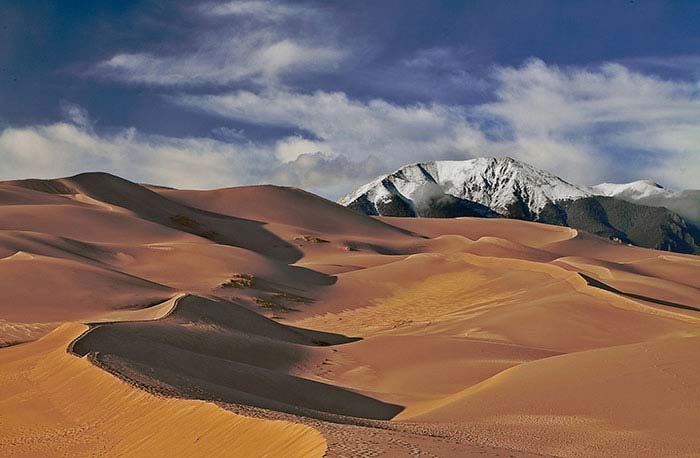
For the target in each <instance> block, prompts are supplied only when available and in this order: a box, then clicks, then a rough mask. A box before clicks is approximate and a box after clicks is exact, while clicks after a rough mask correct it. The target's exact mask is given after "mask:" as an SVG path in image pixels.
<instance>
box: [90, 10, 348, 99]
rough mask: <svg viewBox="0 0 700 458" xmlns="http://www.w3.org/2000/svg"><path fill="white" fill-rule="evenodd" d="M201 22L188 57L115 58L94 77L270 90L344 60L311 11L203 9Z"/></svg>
mask: <svg viewBox="0 0 700 458" xmlns="http://www.w3.org/2000/svg"><path fill="white" fill-rule="evenodd" d="M195 11H196V12H198V13H199V14H200V15H201V18H202V19H203V20H204V21H205V23H204V24H202V26H201V30H202V31H201V32H200V33H199V34H198V35H196V38H195V39H194V43H182V44H181V45H180V48H182V49H187V48H188V47H189V48H190V49H189V50H188V51H185V52H182V53H175V54H164V53H160V54H158V53H149V52H135V53H128V52H124V53H118V54H115V55H114V56H112V57H111V58H109V59H106V60H104V61H102V62H99V63H98V64H97V65H96V66H95V68H94V69H93V72H94V73H95V74H97V75H99V76H102V77H106V78H110V79H115V80H120V81H126V82H130V83H143V84H150V85H162V86H172V85H175V86H184V87H186V86H198V85H206V84H215V85H227V84H231V83H236V82H248V83H251V82H252V83H256V84H261V85H264V86H268V85H275V84H278V83H279V82H280V80H281V79H282V78H284V77H285V76H288V75H293V74H296V73H304V74H312V73H316V72H325V71H329V70H332V69H334V68H337V66H338V65H339V63H340V62H341V61H343V59H345V58H346V57H347V51H346V50H345V49H343V48H341V47H340V46H339V45H338V44H337V41H336V39H335V32H334V30H333V29H332V28H331V27H330V22H329V21H328V20H327V19H326V18H324V17H323V15H322V14H321V13H320V12H319V11H317V10H314V9H310V8H307V7H304V6H301V5H291V4H290V5H287V4H281V3H277V2H271V1H241V2H229V3H214V4H205V5H204V6H202V7H200V8H197V9H196V10H195Z"/></svg>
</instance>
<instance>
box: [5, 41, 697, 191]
mask: <svg viewBox="0 0 700 458" xmlns="http://www.w3.org/2000/svg"><path fill="white" fill-rule="evenodd" d="M270 53H271V54H270V59H268V60H269V61H275V58H274V56H275V55H276V51H270ZM280 54H281V55H283V56H285V55H287V52H282V53H280ZM429 54H430V55H429V56H428V57H431V58H434V57H435V56H434V54H435V52H431V53H429ZM438 54H439V55H441V53H440V52H438ZM424 57H425V56H424ZM426 58H427V57H426ZM179 62H180V63H181V64H182V61H179ZM183 65H184V64H183ZM270 65H273V67H275V68H277V66H281V67H284V66H286V65H288V63H287V62H286V61H284V57H283V58H282V61H281V63H279V62H278V63H276V64H270ZM416 65H417V64H416ZM154 71H155V70H154ZM277 71H278V70H274V71H272V73H275V72H277ZM161 77H162V75H161ZM492 81H493V87H495V92H494V93H493V99H492V101H491V102H488V103H484V104H481V105H478V106H472V107H467V106H450V105H445V104H439V103H432V104H420V103H413V104H397V103H390V102H388V101H386V100H382V99H372V100H358V99H353V98H352V97H350V96H348V95H347V94H345V93H342V92H324V91H317V92H313V93H299V92H293V91H290V90H284V89H276V88H269V87H268V88H267V89H262V90H260V91H258V92H252V91H232V92H227V93H222V94H216V95H210V94H209V95H207V94H203V95H202V94H197V95H192V94H190V95H187V94H183V95H180V96H176V97H173V98H172V99H171V100H172V101H174V102H175V103H178V104H180V105H183V106H187V107H190V108H192V109H197V110H203V111H206V112H208V113H214V114H217V115H220V116H222V117H226V118H229V119H232V120H235V121H244V122H246V123H252V124H259V125H269V126H282V127H285V128H291V129H293V130H296V131H297V132H298V133H297V134H296V135H291V136H290V135H289V134H285V135H284V136H282V137H281V138H276V139H270V140H268V141H262V142H257V143H254V142H251V141H249V140H248V139H246V137H245V133H244V132H242V131H240V130H235V129H231V128H218V129H216V130H214V131H213V134H214V135H215V136H216V138H218V139H219V140H215V139H210V138H185V139H178V138H170V137H162V136H153V135H146V134H142V133H139V132H138V131H136V130H134V129H122V130H120V131H118V132H116V133H112V134H98V133H96V132H94V131H93V128H92V126H91V124H90V121H89V119H90V118H89V116H88V114H87V113H86V112H85V111H84V110H82V109H80V108H79V107H75V106H70V105H66V106H65V107H64V112H65V116H66V117H67V119H68V120H70V121H71V122H72V124H69V123H56V124H51V125H46V126H34V127H26V128H7V129H5V130H4V131H2V132H1V133H0V156H1V157H2V158H3V161H2V162H1V163H0V175H1V176H2V177H4V178H16V177H18V176H46V177H48V176H56V175H68V174H72V173H78V172H81V171H85V170H107V171H110V172H113V173H116V174H120V175H124V176H125V177H127V178H133V179H137V180H141V181H149V182H157V183H162V184H170V185H173V186H180V187H183V186H184V187H198V188H202V187H216V186H232V185H242V184H251V183H259V182H277V183H280V184H289V185H294V186H300V187H305V188H308V189H311V190H313V191H317V192H320V193H322V194H323V195H326V196H328V197H331V198H333V197H337V196H339V195H340V194H343V193H345V192H346V191H349V190H350V188H352V187H354V186H357V185H359V184H362V183H363V182H364V181H366V180H368V179H370V178H372V177H373V176H374V175H377V174H380V173H385V172H389V171H390V170H391V169H394V168H397V167H399V166H401V165H404V164H407V163H411V162H417V161H425V160H433V159H447V158H449V159H458V158H469V157H476V156H491V155H510V156H513V157H516V158H519V159H522V160H525V161H527V162H530V163H532V164H534V165H536V166H539V167H542V168H544V169H546V170H550V171H552V172H554V173H557V174H559V175H561V176H562V177H563V178H565V179H569V180H571V181H573V182H577V183H581V184H595V183H597V182H602V181H620V180H632V179H639V178H650V179H653V180H656V181H659V182H662V183H664V184H666V185H668V186H671V187H677V188H698V181H697V177H698V176H700V86H699V85H698V83H697V82H689V81H672V80H665V79H662V78H659V77H655V76H651V75H647V74H642V73H639V72H635V71H632V70H630V69H629V68H627V67H625V66H622V65H619V64H604V65H602V66H599V67H591V68H575V67H570V68H569V67H557V66H552V65H546V64H545V63H543V62H541V61H539V60H532V61H529V62H526V63H525V64H524V65H523V66H521V67H506V68H500V69H497V70H496V71H495V73H494V74H493V77H492ZM275 87H276V86H275Z"/></svg>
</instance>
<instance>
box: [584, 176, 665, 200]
mask: <svg viewBox="0 0 700 458" xmlns="http://www.w3.org/2000/svg"><path fill="white" fill-rule="evenodd" d="M591 189H592V190H593V192H594V193H595V194H598V195H601V196H608V197H619V196H625V197H628V198H631V199H635V198H636V199H641V198H645V197H651V196H660V195H668V194H674V193H673V192H672V191H669V190H667V189H666V188H664V187H663V186H661V185H660V184H658V183H655V182H653V181H650V180H639V181H633V182H631V183H622V184H617V183H601V184H599V185H596V186H592V187H591Z"/></svg>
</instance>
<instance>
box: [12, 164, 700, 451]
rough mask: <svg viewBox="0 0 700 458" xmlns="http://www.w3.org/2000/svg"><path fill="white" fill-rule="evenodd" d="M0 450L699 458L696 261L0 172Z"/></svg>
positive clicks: (480, 225)
mask: <svg viewBox="0 0 700 458" xmlns="http://www.w3.org/2000/svg"><path fill="white" fill-rule="evenodd" d="M0 273H2V275H0V345H2V346H3V347H5V348H1V349H0V455H2V456H7V457H30V456H32V457H33V456H132V457H142V456H207V457H215V456H227V457H228V456H236V457H255V456H260V457H262V456H268V457H314V456H318V457H321V456H328V457H339V458H341V457H342V458H345V457H373V456H390V457H412V456H438V457H484V456H491V457H531V456H572V457H599V456H620V457H622V456H626V457H659V456H697V453H698V450H700V436H698V435H697V434H696V433H695V430H694V428H695V425H696V424H697V423H698V422H699V421H700V394H699V393H700V391H699V390H698V387H699V386H700V368H699V367H698V365H697V364H695V361H696V359H697V353H698V351H699V350H700V258H698V257H697V256H692V255H682V254H675V253H673V254H672V253H668V252H661V251H654V250H650V249H644V248H638V247H634V246H626V245H622V244H616V243H613V242H611V241H609V240H606V239H602V238H598V237H595V236H593V235H590V234H588V233H586V232H583V231H577V230H574V229H570V228H566V227H559V226H549V225H544V224H538V223H531V222H525V221H517V220H509V219H482V218H457V219H431V218H385V217H368V216H364V215H360V214H358V213H355V212H353V211H351V210H349V209H347V208H345V207H342V206H340V205H336V204H334V203H332V202H329V201H327V200H325V199H322V198H320V197H318V196H315V195H313V194H309V193H307V192H304V191H300V190H297V189H290V188H283V187H274V186H253V187H242V188H228V189H220V190H213V191H186V190H174V189H168V188H160V187H156V186H146V185H138V184H135V183H131V182H129V181H127V180H123V179H121V178H118V177H115V176H112V175H107V174H83V175H78V176H76V177H71V178H64V179H58V180H32V181H15V182H5V183H0Z"/></svg>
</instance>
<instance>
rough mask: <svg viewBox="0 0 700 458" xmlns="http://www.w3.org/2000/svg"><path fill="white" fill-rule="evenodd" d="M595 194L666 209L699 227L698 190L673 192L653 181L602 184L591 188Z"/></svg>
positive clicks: (699, 205)
mask: <svg viewBox="0 0 700 458" xmlns="http://www.w3.org/2000/svg"><path fill="white" fill-rule="evenodd" d="M591 189H592V190H593V192H594V193H595V194H600V195H603V196H608V197H615V198H616V199H621V200H625V201H627V202H632V203H636V204H641V205H648V206H650V207H666V208H668V209H669V210H672V211H674V212H676V213H678V214H679V215H681V216H682V217H683V218H684V219H685V220H686V221H688V222H690V223H692V224H694V225H696V226H698V225H700V190H698V189H691V190H686V191H673V190H671V189H666V188H664V187H663V186H661V185H660V184H658V183H654V182H653V181H648V180H642V181H634V182H632V183H624V184H615V183H602V184H599V185H597V186H593V187H592V188H591Z"/></svg>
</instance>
